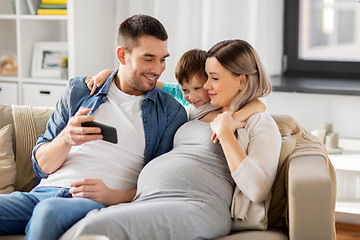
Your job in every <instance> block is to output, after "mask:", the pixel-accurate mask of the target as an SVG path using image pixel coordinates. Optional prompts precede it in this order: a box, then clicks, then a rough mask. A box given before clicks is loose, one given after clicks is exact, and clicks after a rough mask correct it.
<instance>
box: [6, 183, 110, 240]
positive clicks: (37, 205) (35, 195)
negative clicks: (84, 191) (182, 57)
mask: <svg viewBox="0 0 360 240" xmlns="http://www.w3.org/2000/svg"><path fill="white" fill-rule="evenodd" d="M104 207H105V206H104V205H102V204H101V203H98V202H96V201H93V200H90V199H87V198H72V197H71V194H69V189H68V188H59V187H39V188H36V189H34V190H32V191H31V192H29V193H27V192H13V193H11V194H0V235H8V234H24V231H25V232H26V238H25V239H36V240H39V239H49V240H51V239H58V238H59V237H60V236H61V235H62V234H63V233H64V232H65V231H66V230H68V229H69V228H70V227H71V226H72V225H74V224H75V223H76V222H78V221H79V220H80V219H82V218H83V217H85V215H86V214H87V213H88V212H89V211H91V210H93V209H100V208H104Z"/></svg>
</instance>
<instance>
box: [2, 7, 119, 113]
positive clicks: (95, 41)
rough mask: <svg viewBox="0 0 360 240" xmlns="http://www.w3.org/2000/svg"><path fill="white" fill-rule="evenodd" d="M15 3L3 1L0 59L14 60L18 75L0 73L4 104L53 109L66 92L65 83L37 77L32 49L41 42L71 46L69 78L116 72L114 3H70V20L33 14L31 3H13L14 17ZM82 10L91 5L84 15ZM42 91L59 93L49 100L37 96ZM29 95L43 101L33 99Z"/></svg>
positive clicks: (58, 79)
mask: <svg viewBox="0 0 360 240" xmlns="http://www.w3.org/2000/svg"><path fill="white" fill-rule="evenodd" d="M13 2H14V1H13V0H2V1H1V9H0V34H1V38H0V57H2V56H5V55H6V56H7V55H12V56H15V59H16V61H17V73H16V71H15V75H11V76H8V75H5V74H3V75H2V73H1V72H0V88H1V89H2V91H0V103H1V104H25V105H32V106H34V104H41V105H42V106H54V105H55V103H56V100H57V98H58V95H59V94H61V92H62V90H63V89H64V88H65V85H66V83H67V80H62V79H60V78H56V79H53V78H48V77H44V78H39V77H33V75H32V64H33V62H34V61H33V55H34V46H35V43H37V42H66V43H67V51H68V76H69V78H71V77H75V76H85V75H94V74H96V73H98V72H99V71H101V70H103V69H109V68H110V69H113V68H114V59H115V58H114V52H115V49H113V46H114V45H113V44H112V43H114V42H115V37H116V32H117V26H116V23H115V22H114V14H115V12H114V11H113V9H114V4H115V0H102V1H98V0H67V9H68V12H67V13H68V15H32V14H30V11H29V8H28V5H27V0H15V5H16V13H15V9H14V6H13ZM84 5H86V6H87V8H86V9H87V10H86V11H84V8H83V7H84ZM97 16H102V17H101V18H99V17H97ZM55 87H56V88H55ZM40 89H51V91H52V92H54V91H56V92H59V93H57V94H55V95H54V97H53V98H52V99H49V98H48V96H46V98H43V96H42V95H40V94H38V92H39V90H40ZM9 91H11V92H9ZM29 91H35V92H33V93H29ZM49 91H50V90H49ZM49 91H48V90H46V91H42V92H49ZM31 95H32V96H33V98H39V99H35V100H36V101H35V100H34V99H31V98H29V97H28V96H31ZM42 98H43V99H42ZM27 99H30V100H31V101H30V102H29V101H27ZM33 100H34V101H33Z"/></svg>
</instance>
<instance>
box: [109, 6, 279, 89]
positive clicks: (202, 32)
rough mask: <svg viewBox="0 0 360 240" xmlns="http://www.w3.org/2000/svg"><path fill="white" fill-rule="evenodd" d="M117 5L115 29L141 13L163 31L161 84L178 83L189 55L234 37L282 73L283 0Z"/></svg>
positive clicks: (275, 72)
mask: <svg viewBox="0 0 360 240" xmlns="http://www.w3.org/2000/svg"><path fill="white" fill-rule="evenodd" d="M115 3H116V4H115V16H116V17H115V21H114V24H115V26H114V29H117V27H118V25H119V24H120V23H121V22H122V21H123V20H124V19H125V18H127V17H129V16H132V15H134V14H139V13H142V14H149V15H152V16H154V17H156V18H157V19H159V20H160V21H161V22H162V23H163V25H164V26H165V28H166V30H167V32H168V35H169V40H168V46H169V53H170V57H169V58H168V60H167V67H166V70H165V71H164V73H163V74H162V76H161V78H160V80H161V81H164V82H176V81H175V77H174V71H175V65H176V62H177V61H178V59H179V57H180V56H181V55H182V54H183V53H184V52H185V51H187V50H189V49H191V48H200V49H204V50H208V49H209V48H210V47H211V46H213V45H214V44H215V43H217V42H219V41H221V40H225V39H234V38H240V39H244V40H246V41H248V42H249V43H250V44H251V45H253V46H254V47H255V49H256V50H257V51H258V53H259V55H260V57H261V59H262V61H263V63H264V65H265V66H266V69H267V70H268V72H269V74H271V75H278V74H280V73H281V59H282V52H283V41H282V39H283V5H284V4H283V0H266V1H264V0H251V1H248V0H115ZM115 31H116V30H114V32H115ZM115 37H116V36H115V35H114V39H115ZM116 64H117V63H116Z"/></svg>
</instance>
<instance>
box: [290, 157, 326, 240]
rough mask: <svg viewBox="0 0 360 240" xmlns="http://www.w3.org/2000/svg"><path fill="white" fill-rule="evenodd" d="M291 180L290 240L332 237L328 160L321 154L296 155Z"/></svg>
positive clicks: (312, 239)
mask: <svg viewBox="0 0 360 240" xmlns="http://www.w3.org/2000/svg"><path fill="white" fill-rule="evenodd" d="M288 181H289V182H288V184H289V185H288V190H289V196H288V197H289V237H290V239H291V240H299V239H306V240H318V239H332V233H333V222H332V218H333V215H332V212H333V210H332V206H333V203H332V201H333V200H332V189H331V179H330V175H329V171H328V167H327V164H326V161H325V159H324V158H323V157H321V156H301V157H296V158H293V159H292V160H291V161H290V166H289V178H288Z"/></svg>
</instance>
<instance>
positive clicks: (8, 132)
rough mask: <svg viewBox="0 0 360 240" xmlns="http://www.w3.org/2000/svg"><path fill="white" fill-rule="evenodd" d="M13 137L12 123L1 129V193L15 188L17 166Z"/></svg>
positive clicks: (9, 191)
mask: <svg viewBox="0 0 360 240" xmlns="http://www.w3.org/2000/svg"><path fill="white" fill-rule="evenodd" d="M12 138H13V129H12V127H11V125H10V124H9V125H6V126H5V127H3V128H1V129H0V146H1V150H0V193H11V192H13V191H14V189H15V176H16V167H15V161H14V152H13V148H12Z"/></svg>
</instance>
